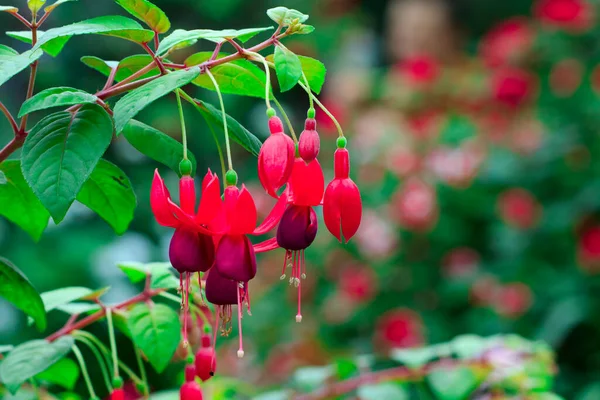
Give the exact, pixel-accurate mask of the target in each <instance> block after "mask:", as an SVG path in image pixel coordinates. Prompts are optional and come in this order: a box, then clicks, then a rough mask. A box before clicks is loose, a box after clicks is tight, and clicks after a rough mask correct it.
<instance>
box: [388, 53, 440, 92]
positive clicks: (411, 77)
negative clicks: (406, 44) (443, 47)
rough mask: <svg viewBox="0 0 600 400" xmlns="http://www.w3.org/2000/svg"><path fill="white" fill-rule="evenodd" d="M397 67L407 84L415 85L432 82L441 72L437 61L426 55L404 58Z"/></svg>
mask: <svg viewBox="0 0 600 400" xmlns="http://www.w3.org/2000/svg"><path fill="white" fill-rule="evenodd" d="M397 68H398V72H399V73H400V75H401V76H402V77H403V78H404V79H405V80H406V81H407V82H408V83H409V84H415V85H429V84H432V83H434V82H435V81H436V80H437V79H438V77H439V76H440V73H441V69H440V64H439V62H438V61H437V60H435V59H434V58H432V57H431V56H427V55H423V56H415V57H411V58H408V59H405V60H403V61H402V62H400V63H399V64H398V65H397Z"/></svg>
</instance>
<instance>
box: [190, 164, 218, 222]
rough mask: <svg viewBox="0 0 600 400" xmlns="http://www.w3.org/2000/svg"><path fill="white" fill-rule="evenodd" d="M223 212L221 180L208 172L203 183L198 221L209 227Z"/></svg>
mask: <svg viewBox="0 0 600 400" xmlns="http://www.w3.org/2000/svg"><path fill="white" fill-rule="evenodd" d="M223 212H224V210H223V201H222V200H221V186H220V183H219V178H218V177H217V175H216V174H212V173H211V172H210V170H208V173H207V174H206V176H205V177H204V180H203V182H202V196H201V197H200V206H199V207H198V214H196V220H197V221H198V222H199V223H201V224H203V225H208V224H209V223H210V222H211V221H213V220H214V219H215V218H216V217H217V216H219V214H221V213H223Z"/></svg>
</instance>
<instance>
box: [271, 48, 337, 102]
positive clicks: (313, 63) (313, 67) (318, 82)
mask: <svg viewBox="0 0 600 400" xmlns="http://www.w3.org/2000/svg"><path fill="white" fill-rule="evenodd" d="M297 57H298V59H299V60H300V65H301V66H302V72H304V75H306V79H307V80H308V84H309V85H310V88H311V89H312V91H313V92H315V93H316V94H319V93H321V89H322V88H323V84H324V83H325V75H326V74H327V68H325V65H324V64H323V63H322V62H321V61H319V60H315V59H314V58H310V57H306V56H297ZM265 58H266V59H267V61H270V62H273V55H272V54H270V55H268V56H267V57H265ZM300 81H301V82H302V83H304V78H302V79H301V80H300Z"/></svg>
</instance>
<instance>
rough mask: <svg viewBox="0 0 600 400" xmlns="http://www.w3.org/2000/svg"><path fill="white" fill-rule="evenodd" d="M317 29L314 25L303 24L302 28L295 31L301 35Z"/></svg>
mask: <svg viewBox="0 0 600 400" xmlns="http://www.w3.org/2000/svg"><path fill="white" fill-rule="evenodd" d="M314 31H315V27H314V26H312V25H302V26H301V27H300V29H298V30H296V32H294V33H298V34H300V35H308V34H310V33H313V32H314Z"/></svg>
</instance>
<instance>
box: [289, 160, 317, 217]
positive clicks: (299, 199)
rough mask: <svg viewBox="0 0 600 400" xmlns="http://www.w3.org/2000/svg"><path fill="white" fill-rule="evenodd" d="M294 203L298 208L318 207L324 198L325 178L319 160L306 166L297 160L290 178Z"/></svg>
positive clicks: (302, 161)
mask: <svg viewBox="0 0 600 400" xmlns="http://www.w3.org/2000/svg"><path fill="white" fill-rule="evenodd" d="M290 186H291V190H292V203H293V204H295V205H297V206H318V205H319V204H320V203H321V199H322V198H323V190H324V188H325V178H324V177H323V170H322V169H321V164H319V161H318V160H316V159H315V160H313V161H311V162H309V163H308V164H306V163H305V162H304V160H302V159H301V158H296V161H295V162H294V169H293V170H292V176H291V177H290Z"/></svg>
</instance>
